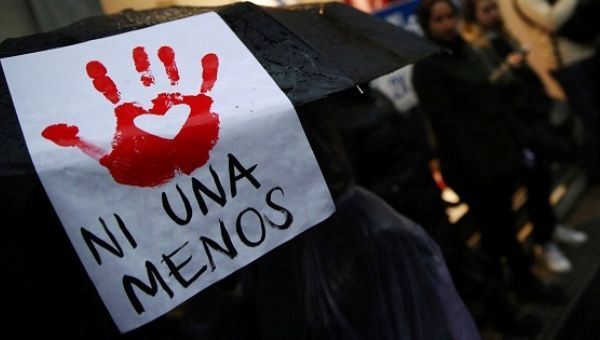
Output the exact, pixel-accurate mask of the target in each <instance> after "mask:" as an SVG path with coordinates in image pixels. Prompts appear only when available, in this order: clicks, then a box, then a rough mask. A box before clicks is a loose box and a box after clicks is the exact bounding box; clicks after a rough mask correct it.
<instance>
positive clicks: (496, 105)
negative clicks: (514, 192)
mask: <svg viewBox="0 0 600 340" xmlns="http://www.w3.org/2000/svg"><path fill="white" fill-rule="evenodd" d="M443 45H444V47H446V48H447V49H449V50H450V51H451V52H452V53H439V54H436V55H434V56H432V57H430V58H428V59H425V60H423V61H421V62H419V63H417V64H416V65H415V68H414V73H413V84H414V87H415V90H416V92H417V95H418V97H419V101H420V105H421V107H422V108H423V111H424V112H425V113H426V114H427V115H428V117H429V119H430V120H431V125H432V128H433V131H434V134H435V136H436V142H437V151H438V156H439V158H440V161H441V166H442V170H443V173H444V177H445V179H446V181H447V182H448V183H449V184H450V185H451V186H453V187H454V188H455V189H457V190H458V191H459V193H460V191H462V190H468V188H472V187H473V186H478V187H481V186H491V185H493V184H494V182H495V180H496V179H497V178H499V177H503V176H512V175H513V174H514V173H515V172H516V171H517V167H518V159H519V154H518V147H517V143H516V141H515V138H514V136H513V132H512V131H511V123H510V117H511V115H512V110H511V108H510V107H509V106H508V104H507V103H505V102H504V101H503V100H502V97H501V96H500V93H499V92H498V91H497V90H496V89H495V88H494V87H493V86H492V84H491V83H490V82H489V80H488V69H487V67H486V65H485V64H484V63H483V61H482V59H481V58H480V56H479V55H478V54H477V53H476V52H475V51H473V50H472V49H471V48H470V47H469V46H468V45H467V44H466V43H465V42H464V41H463V40H462V39H460V38H457V39H456V40H455V41H453V42H451V43H445V44H443Z"/></svg>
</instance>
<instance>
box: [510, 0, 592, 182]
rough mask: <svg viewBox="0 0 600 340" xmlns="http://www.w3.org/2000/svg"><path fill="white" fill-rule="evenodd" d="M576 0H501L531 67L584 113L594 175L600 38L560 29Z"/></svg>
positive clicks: (586, 155)
mask: <svg viewBox="0 0 600 340" xmlns="http://www.w3.org/2000/svg"><path fill="white" fill-rule="evenodd" d="M591 2H593V1H590V3H591ZM578 3H579V1H575V0H557V1H548V0H499V3H498V4H499V5H500V11H501V14H502V17H503V18H504V22H505V26H506V29H507V30H508V31H509V32H510V33H511V34H512V35H513V36H514V37H515V38H516V39H517V40H518V41H519V43H521V44H522V45H523V46H529V47H530V48H531V53H530V55H529V56H528V59H529V61H530V64H531V66H532V67H533V68H534V69H535V70H536V71H537V73H538V74H540V75H541V77H542V80H544V82H545V83H546V84H551V83H556V82H558V84H560V87H561V88H562V89H563V90H564V92H565V94H566V96H567V100H568V102H569V105H570V107H571V110H572V111H573V112H574V113H575V114H577V115H579V116H580V117H581V121H582V123H583V145H582V147H581V150H580V158H581V161H582V163H583V165H584V166H586V167H587V169H588V178H589V179H590V180H591V181H596V180H597V179H598V176H599V174H600V97H599V93H600V92H599V91H600V85H599V83H600V67H599V65H598V63H599V62H598V58H597V56H596V55H595V54H596V50H595V45H594V41H589V42H586V41H574V40H572V39H570V38H568V37H566V36H564V35H562V34H560V29H561V27H562V26H563V25H565V24H566V23H567V22H568V21H569V19H570V18H571V16H573V14H574V13H575V10H576V7H577V5H578Z"/></svg>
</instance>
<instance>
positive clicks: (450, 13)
mask: <svg viewBox="0 0 600 340" xmlns="http://www.w3.org/2000/svg"><path fill="white" fill-rule="evenodd" d="M457 23H458V21H457V18H456V13H455V12H454V10H453V9H452V7H451V6H450V5H449V4H448V3H447V2H446V1H437V2H436V3H434V4H433V6H431V17H430V18H429V35H430V36H431V37H432V38H434V39H438V40H442V41H451V40H454V38H456V36H457V35H458V31H457Z"/></svg>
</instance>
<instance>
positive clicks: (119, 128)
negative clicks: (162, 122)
mask: <svg viewBox="0 0 600 340" xmlns="http://www.w3.org/2000/svg"><path fill="white" fill-rule="evenodd" d="M158 56H159V59H160V60H161V61H162V63H163V64H164V66H165V70H166V73H167V76H168V78H169V80H170V82H171V85H176V84H177V82H178V80H179V73H178V69H177V65H176V64H175V53H174V51H173V49H171V47H169V46H163V47H161V48H160V49H159V50H158ZM133 58H134V61H135V66H136V70H137V71H138V72H139V73H140V74H141V78H140V81H141V82H142V84H143V85H144V86H152V84H154V77H153V76H152V74H151V72H150V70H149V66H150V63H149V61H148V55H147V54H146V52H145V50H144V48H143V47H136V48H135V49H134V50H133ZM218 68H219V58H218V57H217V55H216V54H213V53H210V54H206V55H205V56H204V57H203V58H202V85H201V87H200V89H199V93H197V94H192V95H181V94H180V93H178V92H172V93H159V94H157V96H156V97H155V98H154V99H153V100H152V107H150V108H147V109H145V108H143V107H141V106H140V105H139V104H138V103H136V102H126V103H122V104H120V105H117V104H118V103H119V102H120V100H121V94H120V92H119V91H118V89H117V86H116V85H115V83H114V82H113V80H112V79H111V78H110V77H109V76H108V75H107V70H106V67H104V65H103V64H102V63H101V62H99V61H97V60H93V61H90V62H89V63H88V64H87V67H86V71H87V74H88V76H89V77H90V78H91V79H92V83H93V85H94V88H95V89H96V90H97V91H98V92H100V93H102V94H103V95H104V97H105V98H106V99H108V100H109V101H110V102H111V103H113V104H115V105H117V106H116V107H115V108H114V113H115V116H116V130H115V134H114V136H113V140H112V150H110V152H108V153H107V152H105V151H104V150H102V149H101V148H99V147H97V146H95V145H92V144H91V143H90V142H88V141H86V140H85V139H83V138H81V137H79V136H78V133H79V128H78V127H77V126H73V125H67V124H54V125H50V126H48V127H46V129H44V131H43V132H42V136H43V137H44V138H46V139H48V140H51V141H53V142H54V143H56V144H57V145H58V146H61V147H77V148H79V149H80V150H81V151H83V152H84V153H85V154H86V155H88V156H90V157H92V158H93V159H95V160H97V161H98V162H99V163H100V164H101V165H102V166H104V167H106V168H107V169H108V171H109V172H110V174H111V175H112V177H113V178H114V180H115V181H116V182H118V183H121V184H126V185H132V186H140V187H153V186H157V185H160V184H164V183H166V182H168V181H169V180H171V179H172V178H173V177H174V176H175V175H176V174H177V173H184V174H187V175H189V174H190V173H191V172H193V171H194V170H195V169H197V168H199V167H201V166H202V165H204V164H206V162H207V161H208V158H209V155H208V153H209V151H210V150H211V149H212V148H213V147H214V146H215V144H216V143H217V140H218V138H219V117H218V115H217V114H216V113H213V112H210V109H211V106H212V103H213V100H212V98H211V97H209V96H207V95H206V94H205V93H207V92H209V91H210V90H211V89H212V88H213V85H214V84H215V82H216V80H217V72H218ZM177 105H186V106H188V107H189V112H190V113H189V116H188V118H187V119H186V120H185V123H184V124H183V126H182V127H181V130H180V131H179V132H178V133H177V135H175V137H173V138H172V139H168V138H164V137H160V136H156V135H153V134H150V133H148V132H146V131H144V130H142V129H140V128H139V127H138V126H136V125H135V123H134V119H135V118H137V117H138V116H140V115H144V114H151V115H157V116H164V115H165V114H166V113H167V112H168V111H169V109H170V108H172V107H174V106H177Z"/></svg>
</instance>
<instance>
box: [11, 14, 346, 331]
mask: <svg viewBox="0 0 600 340" xmlns="http://www.w3.org/2000/svg"><path fill="white" fill-rule="evenodd" d="M2 66H3V68H4V71H5V74H6V78H7V80H8V84H9V88H10V92H11V95H12V98H13V101H14V104H15V107H16V110H17V114H18V118H19V122H20V124H21V128H22V130H23V134H24V136H25V139H26V142H27V146H28V148H29V152H30V153H31V157H32V159H33V163H34V165H35V168H36V170H37V172H38V174H39V176H40V178H41V180H42V183H43V185H44V187H45V189H46V192H47V193H48V196H49V197H50V200H51V201H52V204H53V205H54V208H55V209H56V212H57V213H58V216H59V217H60V219H61V221H62V224H63V225H64V227H65V230H66V232H67V234H68V236H69V238H70V239H71V242H72V243H73V245H74V247H75V249H76V251H77V253H78V255H79V257H80V258H81V261H82V262H83V264H84V266H85V268H86V270H87V272H88V274H89V275H90V277H91V279H92V280H93V282H94V284H95V285H96V288H97V289H98V291H99V292H100V296H101V297H102V299H103V301H104V303H105V305H106V306H107V308H108V310H109V311H110V314H111V315H112V317H113V319H114V320H115V322H116V324H117V326H118V327H119V329H120V330H121V331H123V332H125V331H128V330H131V329H134V328H136V327H138V326H140V325H143V324H145V323H147V322H149V321H151V320H153V319H155V318H157V317H158V316H160V315H162V314H164V313H166V312H167V311H169V310H170V309H172V308H173V307H175V306H176V305H178V304H180V303H181V302H183V301H185V300H186V299H188V298H190V297H192V296H193V295H194V294H196V293H198V292H199V291H201V290H202V289H204V288H206V287H207V286H209V285H211V284H213V283H215V282H216V281H218V280H220V279H222V278H224V277H225V276H227V275H228V274H230V273H232V272H233V271H235V270H237V269H239V268H241V267H243V266H245V265H247V264H248V263H250V262H252V261H253V260H255V259H257V258H258V257H260V256H261V255H263V254H265V253H267V252H268V251H270V250H272V249H273V248H275V247H277V246H278V245H280V244H282V243H284V242H286V241H288V240H290V239H291V238H293V237H294V236H296V235H298V234H299V233H301V232H302V231H304V230H306V229H307V228H309V227H311V226H313V225H315V224H317V223H319V222H321V221H322V220H324V219H325V218H326V217H328V216H329V215H330V214H331V213H332V212H333V211H334V205H333V202H332V199H331V196H330V193H329V191H328V189H327V186H326V184H325V181H324V179H323V176H322V174H321V172H320V170H319V167H318V165H317V163H316V160H315V158H314V155H313V154H312V151H311V149H310V146H309V144H308V142H307V140H306V137H305V135H304V133H303V131H302V128H301V125H300V123H299V120H298V117H297V115H296V113H295V111H294V108H293V106H292V105H291V103H290V102H289V100H288V98H287V97H286V96H285V95H284V94H283V93H282V92H281V90H280V89H279V88H278V87H277V85H276V84H275V82H274V81H273V80H272V79H271V78H270V77H269V75H268V74H267V72H266V71H265V70H264V69H263V68H262V67H261V65H260V64H259V63H258V61H257V60H256V59H255V58H254V56H253V55H252V54H251V53H250V52H249V51H248V50H247V49H246V47H245V46H244V45H243V44H242V42H241V41H240V40H239V39H238V38H237V37H236V36H235V34H234V33H233V32H232V31H231V30H230V29H229V27H228V26H227V25H226V24H225V23H224V22H223V21H222V19H221V18H220V17H219V16H218V15H217V14H215V13H207V14H203V15H199V16H195V17H190V18H186V19H182V20H178V21H173V22H170V23H165V24H161V25H156V26H153V27H149V28H146V29H141V30H138V31H133V32H128V33H124V34H120V35H117V36H113V37H109V38H104V39H98V40H93V41H89V42H86V43H82V44H77V45H73V46H69V47H65V48H58V49H54V50H48V51H44V52H39V53H33V54H27V55H22V56H17V57H11V58H6V59H3V60H2Z"/></svg>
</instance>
